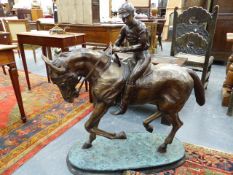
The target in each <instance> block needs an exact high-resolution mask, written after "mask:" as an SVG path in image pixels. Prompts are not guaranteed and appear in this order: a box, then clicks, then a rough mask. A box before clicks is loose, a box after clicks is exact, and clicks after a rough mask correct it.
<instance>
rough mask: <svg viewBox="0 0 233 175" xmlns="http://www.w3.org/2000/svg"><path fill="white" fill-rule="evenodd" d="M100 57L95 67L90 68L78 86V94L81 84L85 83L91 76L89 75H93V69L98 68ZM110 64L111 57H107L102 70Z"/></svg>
mask: <svg viewBox="0 0 233 175" xmlns="http://www.w3.org/2000/svg"><path fill="white" fill-rule="evenodd" d="M101 58H102V57H100V59H99V60H98V61H97V62H96V63H95V65H94V66H93V67H92V69H91V70H90V71H89V72H88V74H87V76H86V77H85V78H84V79H83V80H82V83H81V84H80V86H79V88H78V92H80V90H81V88H82V86H83V84H84V82H85V81H87V79H88V78H89V77H90V76H91V74H92V73H93V71H94V70H95V68H96V67H97V66H98V64H99V63H100V61H101V60H102V59H101ZM110 63H111V56H108V61H107V63H106V64H105V66H104V70H105V69H106V68H107V67H108V65H109V64H110Z"/></svg>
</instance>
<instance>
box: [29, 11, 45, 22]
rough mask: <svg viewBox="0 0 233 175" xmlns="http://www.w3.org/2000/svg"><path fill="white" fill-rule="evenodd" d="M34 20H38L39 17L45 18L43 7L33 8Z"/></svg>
mask: <svg viewBox="0 0 233 175" xmlns="http://www.w3.org/2000/svg"><path fill="white" fill-rule="evenodd" d="M31 13H32V21H36V20H37V19H39V18H43V11H42V9H32V10H31Z"/></svg>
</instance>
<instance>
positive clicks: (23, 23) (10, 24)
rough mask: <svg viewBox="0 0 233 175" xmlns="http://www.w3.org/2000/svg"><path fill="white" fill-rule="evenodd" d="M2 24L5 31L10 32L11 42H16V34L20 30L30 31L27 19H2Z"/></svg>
mask: <svg viewBox="0 0 233 175" xmlns="http://www.w3.org/2000/svg"><path fill="white" fill-rule="evenodd" d="M4 25H5V28H6V31H7V32H10V34H11V39H12V41H13V42H17V34H18V33H20V32H27V31H30V27H29V23H28V20H25V19H17V20H4Z"/></svg>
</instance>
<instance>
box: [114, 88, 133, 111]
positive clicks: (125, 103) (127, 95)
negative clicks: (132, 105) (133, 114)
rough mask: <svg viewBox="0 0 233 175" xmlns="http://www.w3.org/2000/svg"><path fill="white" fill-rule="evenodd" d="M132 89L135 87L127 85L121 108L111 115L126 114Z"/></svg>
mask: <svg viewBox="0 0 233 175" xmlns="http://www.w3.org/2000/svg"><path fill="white" fill-rule="evenodd" d="M132 88H133V85H129V84H128V85H126V88H125V91H124V94H123V97H122V99H121V104H120V108H119V109H118V110H117V111H115V112H112V113H111V114H113V115H120V114H124V113H125V112H126V111H127V108H128V103H129V98H130V94H131V91H132Z"/></svg>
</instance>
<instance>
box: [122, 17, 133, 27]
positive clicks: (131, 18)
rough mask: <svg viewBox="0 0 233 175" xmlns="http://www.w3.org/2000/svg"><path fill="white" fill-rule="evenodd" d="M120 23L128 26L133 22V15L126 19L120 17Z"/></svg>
mask: <svg viewBox="0 0 233 175" xmlns="http://www.w3.org/2000/svg"><path fill="white" fill-rule="evenodd" d="M122 21H123V22H124V23H125V24H126V25H127V26H130V25H131V24H132V22H133V15H129V16H126V17H122Z"/></svg>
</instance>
